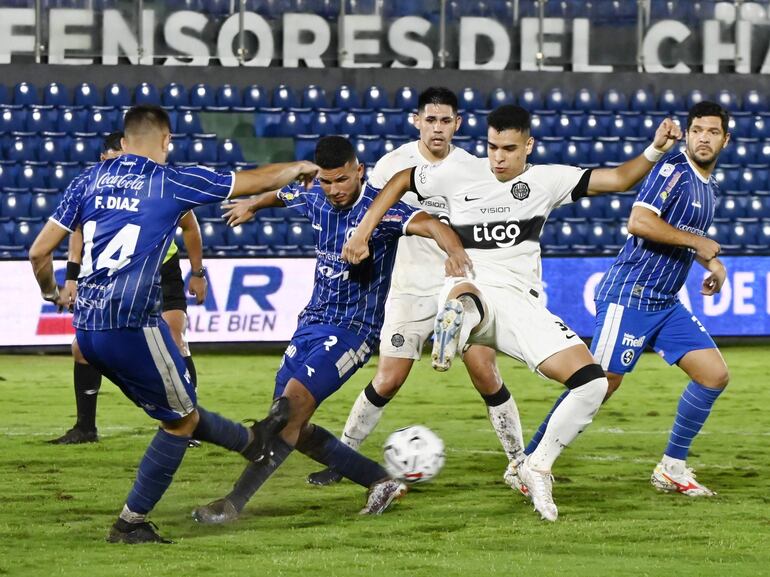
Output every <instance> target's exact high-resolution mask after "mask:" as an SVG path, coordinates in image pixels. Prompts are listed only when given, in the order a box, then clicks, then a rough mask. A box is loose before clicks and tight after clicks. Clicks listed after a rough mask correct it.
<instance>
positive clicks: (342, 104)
mask: <svg viewBox="0 0 770 577" xmlns="http://www.w3.org/2000/svg"><path fill="white" fill-rule="evenodd" d="M332 104H333V105H334V107H335V108H341V109H343V110H350V109H351V108H359V107H360V106H361V98H360V97H359V96H358V92H356V89H355V88H353V87H352V86H348V85H347V84H343V85H341V86H340V87H339V88H337V90H336V91H335V92H334V100H333V102H332Z"/></svg>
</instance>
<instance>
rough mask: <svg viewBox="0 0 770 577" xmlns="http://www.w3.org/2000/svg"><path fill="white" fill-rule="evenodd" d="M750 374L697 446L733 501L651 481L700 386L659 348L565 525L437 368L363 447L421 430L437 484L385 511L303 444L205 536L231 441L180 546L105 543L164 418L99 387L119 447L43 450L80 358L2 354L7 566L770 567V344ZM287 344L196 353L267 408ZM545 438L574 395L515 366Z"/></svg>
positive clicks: (695, 458)
mask: <svg viewBox="0 0 770 577" xmlns="http://www.w3.org/2000/svg"><path fill="white" fill-rule="evenodd" d="M723 352H724V355H725V358H726V359H727V362H728V365H729V366H730V369H731V375H732V381H731V383H730V385H729V387H728V389H727V391H726V393H725V394H724V395H723V396H722V397H721V398H720V399H719V401H718V402H717V404H716V407H715V410H714V412H713V414H712V416H711V418H710V420H709V421H708V422H707V423H706V426H705V428H704V431H703V432H702V434H701V435H700V436H699V437H698V438H697V439H696V441H695V444H694V446H693V450H692V452H691V455H690V461H689V462H690V464H691V465H693V466H695V467H696V469H697V470H698V472H699V477H698V478H699V480H701V481H702V482H704V483H705V484H706V485H708V486H710V487H712V488H714V489H715V490H717V491H718V492H719V495H718V496H717V497H715V498H712V499H704V500H698V499H690V498H687V497H684V496H681V495H667V494H659V493H657V492H655V490H654V489H652V487H651V486H650V484H649V475H650V472H651V471H652V468H653V466H654V464H655V463H656V461H657V460H658V459H659V457H660V454H661V452H662V450H663V448H664V446H665V443H666V439H667V432H668V428H669V426H670V424H671V421H672V418H673V414H674V410H675V407H676V402H677V399H678V397H679V394H680V392H681V390H682V388H683V386H684V384H685V382H686V378H685V377H684V376H683V374H682V373H681V372H679V371H678V370H677V369H675V368H670V367H668V366H667V365H665V363H663V361H662V360H660V359H659V358H657V357H656V356H654V355H645V356H644V357H643V358H642V359H641V361H640V364H639V366H638V367H637V370H636V371H635V372H634V373H633V374H632V375H630V376H629V377H628V378H627V379H626V382H625V383H624V384H623V386H622V388H621V389H620V391H618V393H617V394H616V395H615V397H614V398H613V399H612V400H611V401H610V402H609V403H608V404H607V405H605V406H604V407H603V408H602V410H601V411H600V413H599V415H598V416H597V418H596V420H595V421H594V423H593V425H591V427H589V428H588V430H587V431H586V432H585V433H584V434H583V435H582V436H581V437H580V438H578V439H577V441H576V442H575V443H573V445H572V446H571V447H570V448H569V449H567V450H566V451H565V453H564V454H563V455H562V457H561V458H560V459H559V461H558V462H557V466H556V468H555V470H554V474H555V477H556V483H555V486H554V497H555V500H556V503H557V504H558V506H559V512H560V516H559V520H558V521H557V522H556V523H553V524H550V523H546V522H544V521H541V520H540V519H539V517H538V516H537V515H536V514H535V513H534V512H533V511H532V507H531V506H530V505H529V504H528V503H526V502H525V501H524V500H523V499H522V498H521V497H520V496H519V495H517V494H514V493H513V491H511V490H510V489H509V488H508V487H506V486H505V485H504V484H503V482H502V473H503V470H504V468H505V464H506V463H505V458H504V456H503V454H502V452H501V450H500V447H499V444H498V442H497V439H496V437H495V435H494V433H493V431H492V429H491V426H490V425H489V422H488V421H487V418H486V413H485V410H484V405H483V403H482V402H481V400H480V398H479V396H478V395H477V393H476V392H475V391H474V390H473V388H472V386H471V385H470V383H469V380H468V377H467V375H466V374H465V373H464V369H463V367H462V366H459V363H458V366H456V367H455V368H454V369H453V370H452V371H451V372H450V373H448V376H447V374H445V375H439V374H437V373H433V372H432V371H431V370H430V366H429V365H428V363H426V361H423V362H421V363H419V364H418V365H417V366H416V369H415V371H414V372H413V373H412V375H411V377H410V379H409V381H408V382H407V384H406V385H405V387H404V389H403V390H402V392H401V394H400V395H399V396H398V398H397V399H396V400H395V401H393V402H392V403H391V404H390V406H389V407H388V408H387V410H386V412H385V416H384V418H383V420H382V422H381V424H380V427H379V428H378V429H377V430H376V431H375V433H374V434H373V435H372V437H371V438H370V440H369V441H368V442H367V443H366V444H365V445H364V452H365V453H367V454H368V455H370V456H372V457H374V458H377V459H379V458H380V450H381V449H380V447H381V445H382V442H383V440H384V439H385V437H386V436H387V435H388V434H389V433H390V432H391V431H393V430H394V429H396V428H398V427H401V426H405V425H409V424H414V423H421V424H425V425H427V426H429V427H430V428H432V429H433V430H435V431H436V432H437V433H438V434H439V435H440V436H441V437H442V438H443V439H444V441H445V443H446V446H447V460H446V466H445V468H444V470H443V471H442V472H441V474H440V475H439V476H438V477H437V479H436V480H435V481H434V482H432V483H430V484H426V485H424V486H420V487H416V488H414V489H413V490H412V491H411V492H410V493H409V494H408V495H407V496H406V497H405V498H404V499H403V500H402V502H400V503H398V504H397V505H396V506H394V507H393V508H392V509H391V510H389V511H388V512H387V513H386V514H385V515H383V516H381V517H377V518H368V517H367V518H364V517H360V516H358V515H357V512H358V510H359V508H360V507H361V506H362V505H363V503H364V500H365V492H364V490H363V489H362V488H360V487H358V486H355V485H353V484H352V483H349V482H344V483H342V484H341V485H338V486H336V487H332V488H317V487H311V486H308V485H307V484H306V483H305V475H306V474H307V473H309V472H311V471H314V470H316V469H317V465H316V464H315V463H313V462H311V461H309V460H308V459H306V458H305V457H303V456H301V455H292V457H291V458H290V459H289V461H288V462H287V463H286V465H285V466H284V467H283V468H281V469H280V470H279V471H278V473H277V474H276V475H275V476H274V477H273V478H272V479H271V480H270V481H269V482H268V483H267V484H266V485H265V486H264V487H263V489H262V490H261V491H260V492H259V493H258V494H257V495H256V496H255V498H254V499H253V500H252V502H251V503H250V504H249V505H248V507H247V509H246V511H245V514H244V515H243V516H242V518H241V519H240V520H239V521H238V522H236V523H234V524H231V525H226V526H220V527H203V526H198V525H196V524H195V523H194V522H193V521H192V520H191V518H190V512H191V510H192V509H193V508H194V507H195V506H197V505H199V504H201V503H206V502H208V501H209V500H211V499H212V498H216V497H219V496H221V495H222V494H224V493H225V492H227V491H228V490H229V488H230V486H231V484H232V482H233V481H234V479H235V478H236V476H237V475H238V474H239V473H240V471H241V469H242V467H243V465H244V462H243V461H241V460H240V459H239V458H238V457H237V456H235V455H233V454H230V453H227V452H225V451H223V450H220V449H218V448H216V447H204V448H201V449H194V450H190V451H188V453H187V455H186V457H185V460H184V462H183V464H182V467H181V468H180V470H179V472H178V473H177V476H176V479H175V481H174V483H173V484H172V486H171V488H170V490H169V491H168V493H167V494H166V495H165V497H164V498H163V500H162V501H161V502H160V504H159V505H158V507H157V508H156V509H155V511H154V512H153V513H152V517H151V518H152V520H153V521H155V522H156V523H157V524H158V525H159V527H160V531H161V534H163V535H164V536H167V537H170V538H172V539H174V540H175V541H176V544H174V545H169V546H157V545H149V546H148V545H144V546H134V547H130V546H125V545H112V544H108V543H105V542H104V537H105V535H106V533H107V530H108V528H109V526H110V524H111V523H112V522H113V520H114V518H115V516H116V514H117V513H118V511H119V510H120V508H121V506H122V504H123V500H124V498H125V496H126V494H127V493H128V490H129V488H130V485H131V482H132V480H133V477H134V474H135V469H136V465H137V463H138V461H139V459H140V457H141V455H142V453H143V451H144V449H145V447H146V445H147V443H148V442H149V440H150V438H151V436H152V434H153V431H154V425H153V423H152V422H151V421H150V419H149V418H148V417H146V416H145V415H144V413H143V412H142V411H140V410H139V409H138V408H136V407H134V406H133V405H131V404H130V403H129V402H128V401H127V400H126V399H125V398H124V397H123V396H122V394H121V393H120V392H119V391H118V390H117V388H116V387H114V386H113V385H112V384H110V383H108V382H105V383H104V384H103V387H102V392H101V393H100V398H99V411H98V425H99V431H100V435H101V442H100V443H98V444H94V445H86V446H68V447H60V446H59V447H57V446H50V445H47V444H45V443H44V441H45V440H46V439H48V438H51V437H54V436H58V435H59V434H60V433H62V432H63V431H64V430H65V429H66V428H68V427H69V426H70V425H71V424H72V422H73V414H74V402H73V398H72V384H71V374H72V362H71V360H70V359H69V358H67V357H64V356H0V377H1V378H2V380H0V398H2V406H3V411H2V422H0V432H1V433H2V435H0V470H2V474H1V475H0V575H41V576H58V575H68V576H77V577H85V576H102V575H104V576H110V577H119V576H124V575H125V576H130V577H136V576H137V575H150V576H172V575H185V574H189V575H193V574H197V575H216V576H229V575H237V576H246V575H259V576H303V577H305V576H314V577H315V576H327V575H329V576H344V575H374V576H410V577H411V576H441V577H450V576H462V577H475V576H487V575H506V576H516V575H538V576H550V575H568V576H570V577H579V576H590V577H599V576H605V575H606V576H613V577H615V576H625V575H650V576H653V575H654V576H659V575H675V576H676V577H684V576H689V575H692V576H698V577H705V576H709V575H720V576H724V575H729V576H731V577H734V576H738V575H750V576H759V575H768V574H769V572H770V569H769V568H770V503H769V502H768V501H770V482H768V467H770V419H769V418H768V410H767V409H768V407H770V388H769V387H770V378H769V377H770V369H768V352H769V350H768V348H767V347H731V348H726V349H725V350H724V351H723ZM278 360H279V357H278V356H276V355H256V354H255V355H253V356H246V355H208V354H207V355H203V354H201V355H197V356H196V364H197V367H198V373H199V380H200V401H201V404H202V405H204V406H206V407H207V408H209V409H210V410H216V411H218V412H221V413H223V414H225V415H228V416H230V417H232V418H235V419H245V418H249V417H261V416H262V415H263V414H264V413H265V411H266V409H267V407H268V404H269V399H270V393H271V391H272V381H273V374H274V371H275V369H276V368H277V365H278ZM500 362H501V367H502V372H503V376H504V378H505V381H506V383H507V384H508V387H509V388H510V390H511V391H512V392H513V394H514V396H515V398H516V400H517V402H518V405H519V409H520V411H521V415H522V421H523V424H524V429H525V436H526V437H529V435H530V434H531V432H532V430H533V429H534V427H536V426H537V424H538V423H539V421H540V419H541V418H542V416H543V415H544V414H545V412H546V411H547V409H548V408H549V407H550V404H551V402H552V400H553V399H554V398H555V397H556V396H557V395H558V393H559V387H558V386H557V385H555V384H553V383H550V382H547V381H544V380H542V379H540V378H538V377H535V376H533V375H532V374H531V373H529V372H528V371H527V370H526V369H525V368H523V367H522V366H521V365H518V364H516V363H514V362H513V361H511V360H510V359H505V358H501V359H500ZM375 363H376V359H374V360H373V361H372V362H370V363H369V365H367V367H365V368H364V369H362V370H361V371H359V373H358V374H356V375H355V376H354V377H353V378H352V379H351V381H349V382H348V383H347V384H346V385H345V387H344V388H343V389H342V390H341V391H340V392H339V393H337V394H336V395H335V396H334V397H332V398H331V399H330V400H328V401H327V402H326V403H325V404H324V405H323V406H322V407H321V409H320V410H319V411H318V413H317V418H316V422H317V423H319V424H321V425H324V426H326V427H328V428H329V429H331V430H332V431H334V432H335V433H339V431H340V429H341V427H342V425H343V423H344V420H345V417H346V416H347V412H348V409H349V408H350V405H351V403H352V402H353V400H354V399H355V397H356V395H358V393H359V391H360V390H361V389H362V387H363V386H364V385H365V384H366V383H367V382H368V381H369V380H370V379H371V377H372V376H373V375H374V371H375V369H376V364H375Z"/></svg>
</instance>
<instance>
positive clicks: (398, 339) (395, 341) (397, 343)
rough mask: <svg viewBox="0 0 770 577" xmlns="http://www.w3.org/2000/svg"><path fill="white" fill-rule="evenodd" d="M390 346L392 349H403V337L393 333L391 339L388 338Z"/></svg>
mask: <svg viewBox="0 0 770 577" xmlns="http://www.w3.org/2000/svg"><path fill="white" fill-rule="evenodd" d="M390 344H391V345H393V346H394V347H396V348H398V347H403V346H404V335H402V334H400V333H394V334H393V336H392V337H390Z"/></svg>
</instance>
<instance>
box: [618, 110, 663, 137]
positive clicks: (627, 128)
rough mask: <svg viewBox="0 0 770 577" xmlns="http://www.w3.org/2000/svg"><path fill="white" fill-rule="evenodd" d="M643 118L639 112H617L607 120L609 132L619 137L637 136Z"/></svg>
mask: <svg viewBox="0 0 770 577" xmlns="http://www.w3.org/2000/svg"><path fill="white" fill-rule="evenodd" d="M641 120H642V117H641V116H640V115H638V114H616V115H615V116H612V117H610V118H609V119H608V120H607V134H608V136H617V137H618V138H633V137H636V136H638V134H639V126H640V123H641ZM653 133H654V130H653Z"/></svg>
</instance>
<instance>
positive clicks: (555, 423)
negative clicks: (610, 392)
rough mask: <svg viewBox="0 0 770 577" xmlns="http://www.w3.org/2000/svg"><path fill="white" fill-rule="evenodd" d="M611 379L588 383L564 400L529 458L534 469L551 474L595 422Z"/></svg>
mask: <svg viewBox="0 0 770 577" xmlns="http://www.w3.org/2000/svg"><path fill="white" fill-rule="evenodd" d="M607 386H608V383H607V378H606V377H601V378H598V379H594V380H593V381H589V382H587V383H586V384H585V385H581V386H580V387H577V388H575V389H572V390H571V391H570V392H569V394H568V395H567V396H566V397H564V400H563V401H562V402H561V404H560V405H559V406H558V407H556V410H555V411H554V412H553V415H551V420H550V422H549V423H548V427H547V428H546V430H545V433H544V434H543V439H542V440H541V441H540V445H538V447H537V449H535V451H534V452H533V453H532V454H531V455H530V456H529V464H530V466H531V467H532V468H533V469H535V470H537V471H550V470H551V467H552V466H553V463H554V461H556V459H557V458H558V457H559V455H560V454H561V452H562V451H563V450H564V448H565V447H567V446H568V445H569V444H570V443H571V442H572V441H573V440H574V439H575V437H577V436H578V435H579V434H580V433H582V432H583V429H585V428H586V427H587V426H588V425H589V424H590V423H591V421H592V420H593V418H594V415H595V414H596V412H597V411H598V410H599V407H600V406H601V405H602V400H603V399H604V395H605V394H606V393H607Z"/></svg>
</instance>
